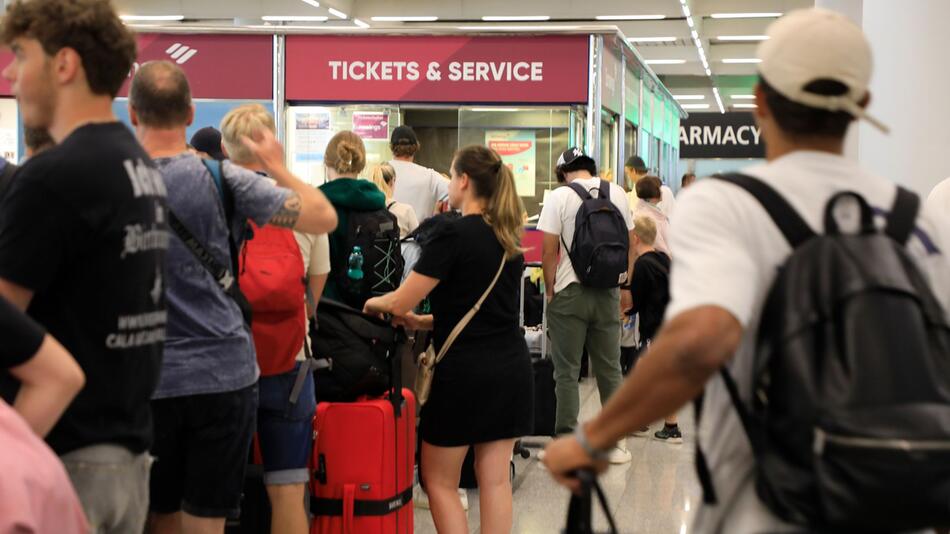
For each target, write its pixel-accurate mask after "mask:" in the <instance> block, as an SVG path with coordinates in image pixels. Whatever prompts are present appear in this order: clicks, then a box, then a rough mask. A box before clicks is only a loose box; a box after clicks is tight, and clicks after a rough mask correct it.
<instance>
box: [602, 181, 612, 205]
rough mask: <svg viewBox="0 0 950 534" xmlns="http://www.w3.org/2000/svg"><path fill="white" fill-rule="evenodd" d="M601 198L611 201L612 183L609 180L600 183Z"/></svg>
mask: <svg viewBox="0 0 950 534" xmlns="http://www.w3.org/2000/svg"><path fill="white" fill-rule="evenodd" d="M600 198H603V199H606V200H610V182H608V181H607V180H601V181H600Z"/></svg>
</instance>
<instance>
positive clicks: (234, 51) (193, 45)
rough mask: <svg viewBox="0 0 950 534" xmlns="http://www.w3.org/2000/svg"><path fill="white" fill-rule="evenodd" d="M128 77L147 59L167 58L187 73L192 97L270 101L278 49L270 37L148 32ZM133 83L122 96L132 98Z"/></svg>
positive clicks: (141, 40)
mask: <svg viewBox="0 0 950 534" xmlns="http://www.w3.org/2000/svg"><path fill="white" fill-rule="evenodd" d="M137 37H138V45H139V56H138V60H137V61H136V63H135V65H134V66H133V68H132V72H131V73H129V78H130V79H131V77H132V75H133V74H134V73H135V71H136V70H138V67H139V66H141V65H142V64H143V63H145V62H147V61H155V60H161V59H165V60H168V61H171V62H173V63H176V64H178V66H179V67H181V68H182V69H183V70H184V71H185V74H187V75H188V83H189V84H190V85H191V96H192V97H193V98H221V99H237V100H270V99H271V98H272V97H273V94H274V45H273V37H271V36H269V35H177V34H155V33H143V34H139V35H138V36H137ZM128 94H129V82H126V83H125V85H123V86H122V89H121V91H120V92H119V96H128Z"/></svg>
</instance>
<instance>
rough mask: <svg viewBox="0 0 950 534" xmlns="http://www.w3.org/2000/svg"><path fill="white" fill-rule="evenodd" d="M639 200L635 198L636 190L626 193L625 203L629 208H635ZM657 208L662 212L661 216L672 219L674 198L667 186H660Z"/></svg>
mask: <svg viewBox="0 0 950 534" xmlns="http://www.w3.org/2000/svg"><path fill="white" fill-rule="evenodd" d="M634 187H636V186H634ZM639 200H640V198H639V197H637V192H636V190H633V191H630V192H629V193H627V203H628V204H630V205H631V206H636V205H637V202H638V201H639ZM657 207H659V208H660V211H662V212H663V215H666V217H667V218H668V219H672V218H673V208H675V207H676V197H675V196H674V195H673V190H672V189H670V188H669V186H666V185H660V203H659V204H657Z"/></svg>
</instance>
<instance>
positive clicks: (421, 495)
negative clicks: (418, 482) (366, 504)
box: [412, 486, 468, 512]
mask: <svg viewBox="0 0 950 534" xmlns="http://www.w3.org/2000/svg"><path fill="white" fill-rule="evenodd" d="M459 500H460V501H462V509H463V510H465V511H466V512H467V511H468V492H467V491H465V490H464V489H462V488H459ZM412 503H413V506H415V507H416V508H419V509H420V510H428V509H429V496H428V495H427V494H426V492H425V490H423V489H422V486H416V487H415V489H413V490H412Z"/></svg>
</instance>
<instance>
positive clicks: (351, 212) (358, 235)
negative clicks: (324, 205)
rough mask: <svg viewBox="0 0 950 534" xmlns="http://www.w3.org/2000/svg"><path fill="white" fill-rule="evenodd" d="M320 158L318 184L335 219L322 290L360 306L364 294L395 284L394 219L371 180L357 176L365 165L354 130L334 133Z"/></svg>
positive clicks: (399, 266)
mask: <svg viewBox="0 0 950 534" xmlns="http://www.w3.org/2000/svg"><path fill="white" fill-rule="evenodd" d="M323 161H324V164H325V165H326V167H327V178H328V179H329V181H328V182H327V183H325V184H323V185H322V186H320V190H321V191H323V193H324V194H325V195H326V196H327V198H328V199H329V200H330V203H332V204H333V207H334V208H336V211H337V215H338V217H339V221H340V223H339V225H338V226H337V229H336V231H334V232H333V233H332V234H330V265H331V271H330V279H329V280H327V285H326V288H325V289H324V291H323V295H324V296H325V297H327V298H330V299H333V300H336V301H340V302H343V303H344V304H347V305H349V306H351V307H353V308H356V309H358V310H361V309H363V304H365V303H366V300H367V299H369V298H370V297H372V296H375V295H383V294H385V293H388V292H391V291H394V290H395V289H396V288H397V287H399V282H400V281H401V279H402V274H403V258H402V251H401V247H400V243H399V222H398V220H397V218H396V216H395V215H393V214H392V213H391V212H390V211H389V210H388V209H386V195H385V194H383V192H382V191H380V190H379V188H378V187H376V185H375V184H373V182H371V181H369V180H358V179H357V176H358V175H359V174H360V173H361V172H363V169H364V168H365V167H366V147H365V146H364V145H363V140H362V139H360V136H358V135H356V134H355V133H353V132H351V131H342V132H339V133H337V134H336V135H334V136H333V138H332V139H330V143H329V144H328V145H327V149H326V153H325V154H324V159H323Z"/></svg>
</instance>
